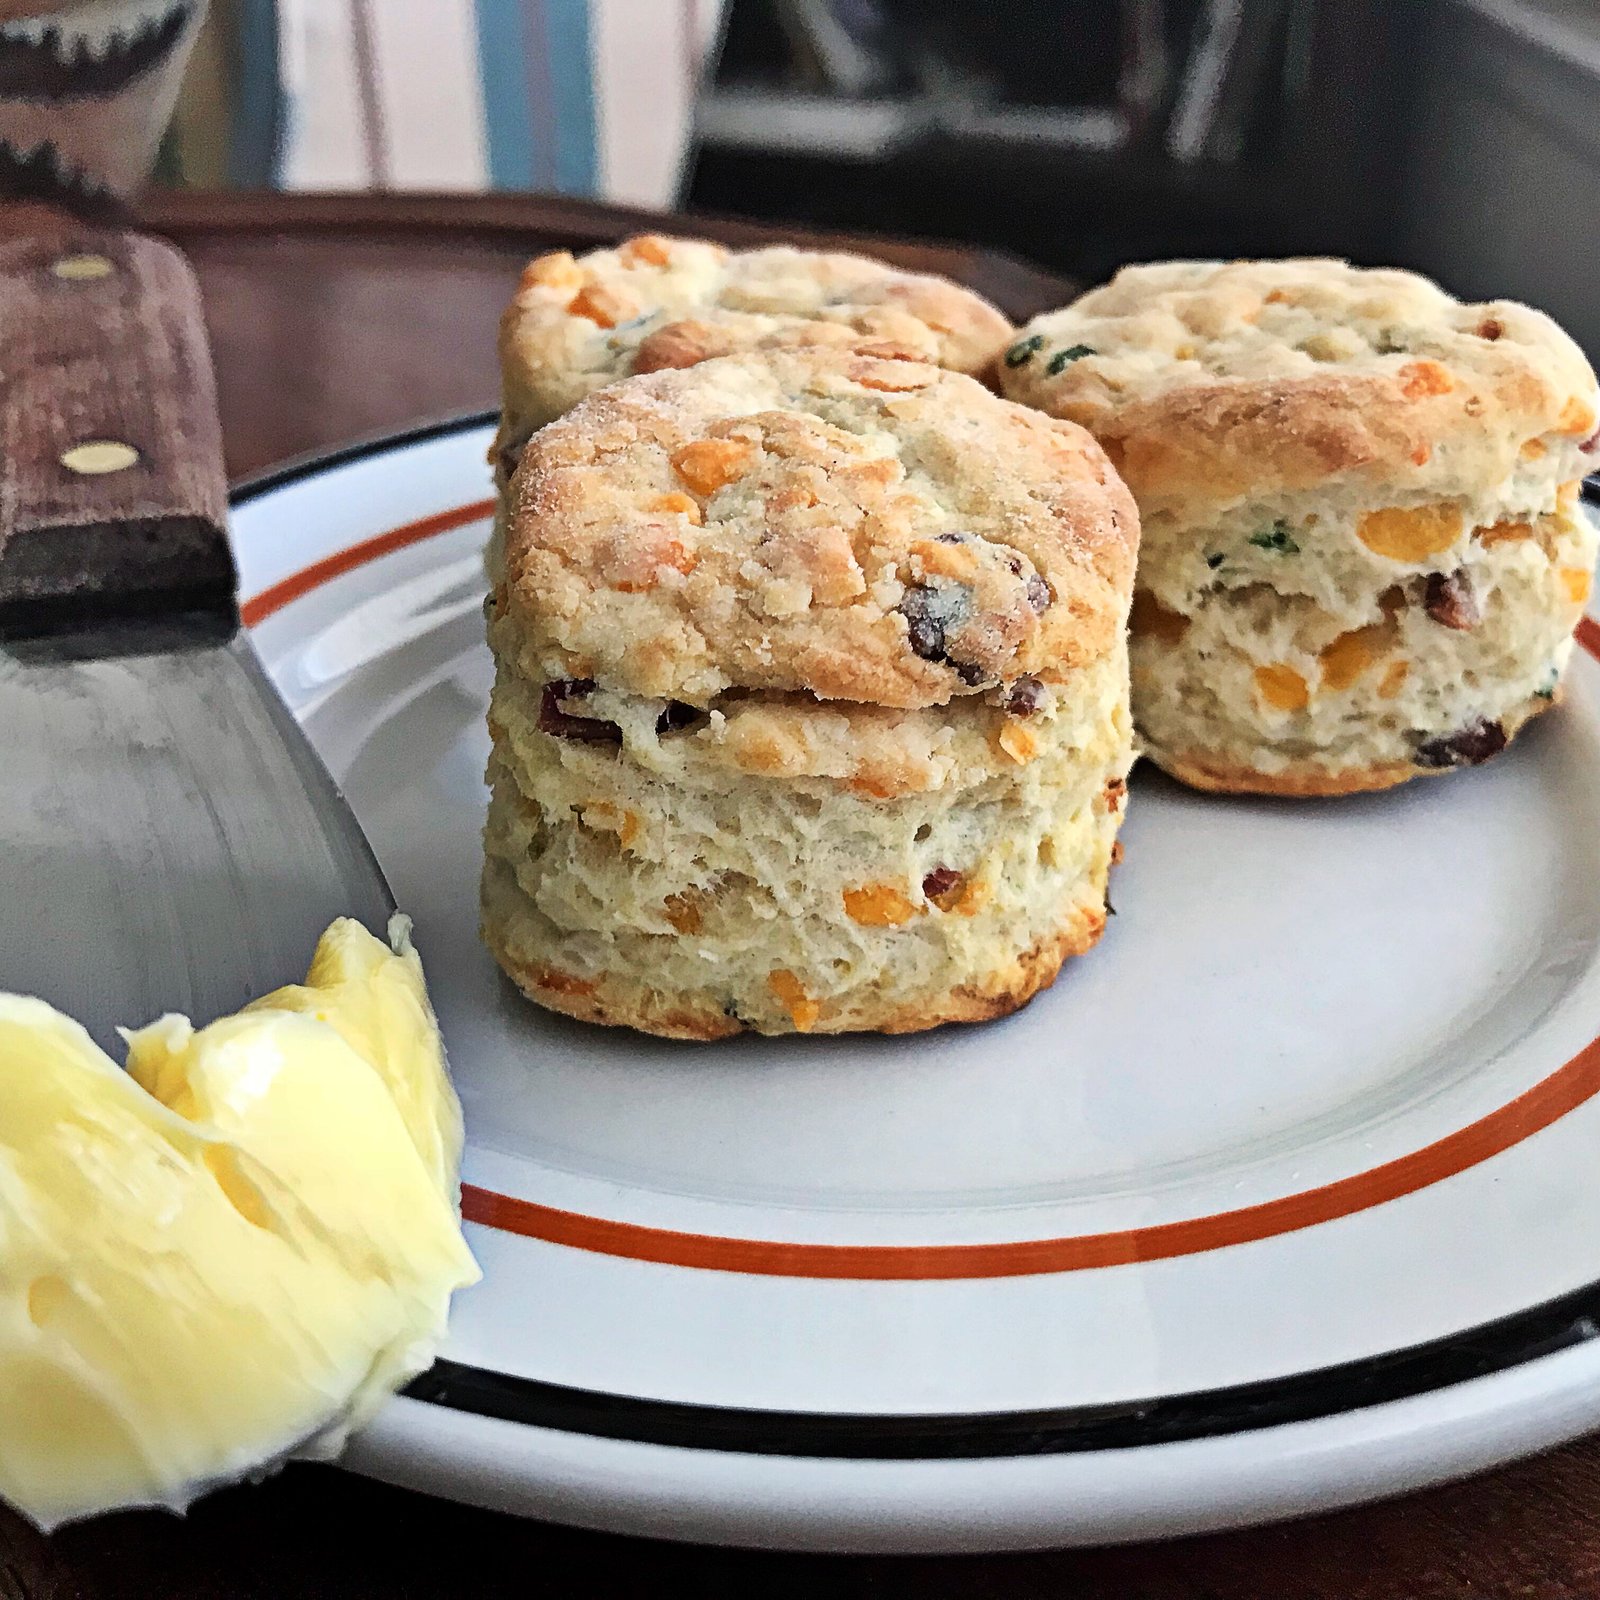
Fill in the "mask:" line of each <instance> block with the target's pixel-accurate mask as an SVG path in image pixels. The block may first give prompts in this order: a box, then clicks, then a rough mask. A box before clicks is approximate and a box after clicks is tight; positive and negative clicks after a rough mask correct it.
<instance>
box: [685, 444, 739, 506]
mask: <svg viewBox="0 0 1600 1600" xmlns="http://www.w3.org/2000/svg"><path fill="white" fill-rule="evenodd" d="M754 455H755V447H754V446H753V445H750V444H746V443H745V442H744V441H743V440H742V439H696V440H695V441H694V442H693V443H692V444H686V445H684V446H683V447H682V448H681V449H678V450H674V451H673V453H672V455H671V457H670V459H671V462H672V470H673V471H674V472H676V473H677V474H678V476H679V477H680V478H682V479H683V481H684V482H685V483H686V484H688V486H689V487H690V488H691V489H693V490H694V492H695V493H696V494H697V495H699V496H700V497H701V498H702V499H704V498H705V497H706V496H707V495H713V494H715V493H716V492H717V490H718V489H721V488H724V487H726V486H727V485H728V484H730V483H733V482H735V481H736V480H737V479H739V478H742V477H743V476H744V474H745V473H746V472H748V471H749V470H750V462H751V458H752V457H753V456H754Z"/></svg>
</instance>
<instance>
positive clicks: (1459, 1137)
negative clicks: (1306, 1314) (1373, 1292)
mask: <svg viewBox="0 0 1600 1600" xmlns="http://www.w3.org/2000/svg"><path fill="white" fill-rule="evenodd" d="M493 510H494V502H493V501H492V500H478V501H474V502H473V504H471V505H468V506H460V507H458V508H457V509H455V510H454V511H441V512H440V513H438V515H436V516H432V517H423V518H422V519H421V520H420V521H417V522H410V523H407V524H406V525H405V526H404V527H402V528H395V529H394V530H393V531H392V532H389V533H384V534H380V535H378V537H377V538H375V539H368V540H366V541H365V542H363V543H361V544H357V545H352V546H351V547H350V548H349V549H348V550H341V551H339V553H338V554H337V555H332V556H329V557H328V558H327V559H326V560H325V561H319V562H317V563H316V565H314V566H310V567H307V568H305V569H304V570H303V571H301V572H297V573H295V574H293V575H292V576H291V577H288V578H285V579H284V580H283V581H282V582H281V583H277V584H274V585H273V586H272V587H271V588H270V589H265V590H263V591H262V592H261V593H260V594H258V595H257V596H255V598H254V599H252V600H248V601H246V602H245V603H244V605H243V606H241V607H240V612H241V615H242V616H243V618H244V621H245V624H246V625H247V626H254V625H255V624H256V623H258V622H260V621H261V620H262V619H263V618H265V617H270V616H271V615H272V614H273V612H275V611H278V610H281V609H282V608H283V607H284V606H286V605H288V604H289V603H290V602H291V601H293V600H298V599H299V598H300V597H301V596H302V595H306V594H309V593H310V592H311V591H312V590H313V589H316V588H318V587H319V586H320V585H322V584H324V583H327V582H328V581H329V580H330V579H333V578H337V577H339V576H340V575H341V574H342V573H346V572H350V571H352V570H353V569H354V568H356V567H359V566H363V565H365V564H366V563H367V562H369V561H375V560H377V559H378V558H379V557H380V556H385V555H388V554H389V553H390V552H391V551H393V550H401V549H404V548H405V546H407V545H409V544H416V543H418V542H419V541H421V540H423V539H431V538H433V537H434V535H436V534H441V533H447V532H449V530H450V529H452V528H459V527H461V526H462V525H463V524H465V523H468V522H475V521H477V520H478V519H479V518H480V517H484V516H488V515H489V514H490V513H491V512H492V511H493ZM1577 639H1578V643H1579V644H1580V645H1582V646H1583V648H1584V649H1585V650H1587V651H1588V652H1589V654H1590V655H1591V656H1593V657H1595V659H1596V660H1600V622H1597V621H1596V620H1595V619H1594V618H1593V617H1589V616H1585V617H1583V618H1581V619H1580V621H1579V623H1578V627H1577ZM1596 1093H1600V1039H1597V1040H1595V1041H1594V1042H1593V1043H1592V1044H1589V1045H1587V1046H1585V1047H1584V1049H1582V1050H1581V1051H1579V1052H1578V1054H1577V1055H1575V1056H1574V1057H1573V1058H1572V1060H1570V1061H1569V1062H1567V1064H1566V1065H1565V1066H1564V1067H1561V1068H1559V1069H1558V1070H1557V1071H1555V1072H1553V1073H1551V1075H1550V1076H1549V1077H1548V1078H1546V1079H1544V1081H1543V1082H1541V1083H1537V1084H1535V1085H1534V1086H1533V1087H1532V1088H1531V1089H1529V1090H1527V1091H1526V1093H1524V1094H1521V1095H1518V1096H1517V1098H1516V1099H1515V1100H1512V1101H1511V1102H1510V1103H1509V1104H1507V1105H1504V1106H1501V1107H1500V1109H1499V1110H1498V1111H1491V1112H1490V1113H1489V1114H1488V1115H1487V1116H1486V1117H1482V1118H1480V1119H1479V1120H1478V1121H1477V1122H1474V1123H1470V1124H1469V1125H1468V1126H1467V1127H1465V1128H1461V1129H1459V1130H1458V1131H1457V1132H1455V1133H1451V1134H1447V1135H1446V1136H1445V1137H1444V1138H1443V1139H1440V1140H1437V1141H1436V1142H1435V1143H1433V1144H1430V1145H1426V1146H1424V1147H1423V1148H1422V1149H1421V1150H1416V1151H1413V1152H1412V1153H1411V1154H1410V1155H1406V1156H1400V1157H1398V1158H1397V1159H1396V1160H1394V1161H1388V1162H1385V1163H1384V1164H1383V1165H1382V1166H1379V1167H1373V1168H1372V1169H1371V1170H1370V1171H1367V1172H1358V1173H1356V1174H1355V1175H1354V1176H1352V1177H1349V1178H1341V1179H1339V1180H1338V1181H1337V1182H1335V1183H1329V1184H1324V1185H1323V1186H1322V1187H1321V1188H1320V1189H1308V1190H1306V1191H1305V1192H1304V1193H1301V1194H1291V1195H1285V1196H1284V1197H1283V1198H1282V1199H1280V1200H1268V1201H1265V1202H1264V1203H1263V1204H1261V1205H1255V1206H1244V1207H1241V1208H1240V1209H1239V1210H1237V1211H1221V1212H1217V1213H1216V1214H1215V1215H1213V1216H1209V1217H1194V1218H1191V1219H1189V1220H1187V1221H1183V1222H1162V1223H1156V1224H1154V1225H1153V1226H1151V1227H1147V1228H1122V1229H1118V1230H1115V1231H1113V1232H1110V1233H1086V1234H1079V1235H1076V1236H1073V1237H1067V1238H1061V1239H1025V1240H1018V1241H1014V1242H1010V1243H1003V1244H929V1245H920V1244H918V1245H838V1244H789V1243H785V1242H782V1241H779V1240H773V1239H736V1238H732V1237H724V1236H721V1235H717V1234H709V1233H682V1232H678V1231H677V1230H675V1229H671V1228H646V1227H641V1226H640V1225H639V1224H637V1223H632V1222H613V1221H609V1220H607V1219H606V1218H604V1217H590V1216H585V1215H584V1214H583V1213H582V1212H578V1211H562V1210H559V1209H557V1208H556V1207H555V1206H543V1205H538V1204H536V1203H535V1202H533V1201H532V1200H518V1199H515V1198H514V1197H512V1196H511V1195H504V1194H496V1193H495V1192H494V1191H493V1190H491V1189H480V1188H478V1187H477V1186H476V1185H475V1184H463V1185H462V1186H461V1213H462V1215H463V1216H464V1217H465V1218H466V1220H467V1221H468V1222H475V1223H479V1224H481V1225H482V1226H484V1227H487V1228H494V1229H497V1230H498V1231H499V1232H501V1233H513V1234H519V1235H521V1236H522V1237H523V1238H525V1239H542V1240H544V1241H546V1242H547V1243H550V1244H560V1245H567V1246H569V1247H571V1248H572V1249H574V1250H591V1251H594V1252H596V1253H598V1254H601V1255H608V1256H621V1257H623V1258H624V1259H627V1260H630V1261H655V1262H660V1263H662V1264H664V1265H668V1266H676V1267H699V1268H706V1269H710V1270H713V1271H718V1272H740V1273H747V1274H753V1275H760V1276H765V1277H785V1278H875V1279H923V1280H930V1279H951V1278H1013V1277H1026V1276H1030V1275H1032V1274H1037V1273H1046V1272H1081V1271H1084V1270H1085V1269H1087V1268H1091V1267H1115V1266H1124V1265H1127V1264H1128V1263H1130V1262H1134V1261H1161V1260H1165V1259H1167V1258H1169V1257H1172V1256H1187V1255H1199V1254H1201V1253H1202V1252H1204V1251H1207V1250H1220V1249H1222V1248H1223V1247H1224V1246H1226V1245H1234V1244H1249V1243H1251V1242H1252V1241H1254V1240H1257V1239H1270V1238H1273V1237H1275V1236H1276V1235H1278V1234H1283V1233H1294V1232H1297V1231H1298V1230H1299V1229H1301V1228H1310V1227H1314V1226H1316V1224H1318V1223H1321V1222H1332V1221H1334V1220H1335V1219H1336V1218H1339V1217H1348V1216H1353V1215H1354V1214H1355V1213H1356V1212H1359V1211H1367V1210H1370V1209H1371V1208H1372V1207H1373V1206H1379V1205H1383V1204H1385V1203H1387V1202H1388V1201H1390V1200H1398V1199H1400V1198H1401V1197H1402V1196H1404V1195H1408V1194H1415V1193H1416V1192H1417V1191H1418V1190H1419V1189H1426V1188H1428V1187H1430V1186H1431V1185H1432V1184H1435V1183H1439V1182H1442V1181H1443V1180H1444V1179H1445V1178H1451V1177H1454V1176H1456V1174H1458V1173H1462V1172H1466V1171H1468V1170H1469V1169H1470V1168H1472V1167H1475V1166H1478V1165H1479V1164H1480V1163H1482V1162H1484V1161H1487V1160H1488V1159H1489V1158H1490V1157H1491V1156H1497V1155H1499V1154H1501V1152H1503V1151H1505V1150H1509V1149H1511V1148H1512V1146H1513V1145H1518V1144H1521V1143H1522V1141H1523V1140H1524V1139H1528V1138H1531V1137H1532V1136H1533V1135H1534V1134H1536V1133H1538V1132H1539V1131H1540V1130H1541V1129H1544V1128H1548V1127H1549V1126H1550V1125H1551V1124H1552V1123H1554V1122H1558V1121H1560V1119H1561V1118H1562V1117H1564V1116H1565V1115H1566V1114H1567V1113H1568V1112H1569V1111H1571V1110H1573V1109H1575V1108H1576V1107H1578V1106H1580V1105H1582V1104H1583V1103H1584V1102H1585V1101H1586V1100H1589V1099H1592V1098H1593V1097H1594V1095H1595V1094H1596Z"/></svg>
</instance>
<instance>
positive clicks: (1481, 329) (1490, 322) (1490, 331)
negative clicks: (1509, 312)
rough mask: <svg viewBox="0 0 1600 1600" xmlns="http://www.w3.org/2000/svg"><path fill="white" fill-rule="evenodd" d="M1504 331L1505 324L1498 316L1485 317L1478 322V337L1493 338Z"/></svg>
mask: <svg viewBox="0 0 1600 1600" xmlns="http://www.w3.org/2000/svg"><path fill="white" fill-rule="evenodd" d="M1505 331H1506V325H1505V323H1503V322H1501V321H1500V319H1499V318H1498V317H1485V318H1484V319H1483V321H1482V322H1480V323H1479V324H1478V337H1479V338H1480V339H1489V340H1495V339H1498V338H1499V337H1500V335H1501V334H1503V333H1504V332H1505Z"/></svg>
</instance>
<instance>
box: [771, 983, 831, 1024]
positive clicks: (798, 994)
mask: <svg viewBox="0 0 1600 1600" xmlns="http://www.w3.org/2000/svg"><path fill="white" fill-rule="evenodd" d="M767 987H768V988H769V989H770V990H771V991H772V992H773V993H774V994H775V995H776V996H777V997H778V999H779V1001H780V1002H781V1004H782V1006H783V1008H784V1010H785V1011H787V1012H788V1013H789V1020H790V1021H791V1022H792V1023H793V1024H794V1030H795V1032H796V1033H810V1032H811V1030H812V1029H813V1028H814V1027H815V1026H816V1025H817V1018H818V1017H820V1016H821V1015H822V1007H821V1005H819V1004H818V1003H817V1002H816V1001H815V1000H813V999H811V997H810V996H809V995H807V993H806V992H805V990H804V989H803V988H801V986H800V980H799V979H798V978H797V977H795V975H794V974H793V973H792V972H790V971H789V970H788V969H787V968H786V967H779V968H778V969H777V971H775V972H769V973H768V974H767Z"/></svg>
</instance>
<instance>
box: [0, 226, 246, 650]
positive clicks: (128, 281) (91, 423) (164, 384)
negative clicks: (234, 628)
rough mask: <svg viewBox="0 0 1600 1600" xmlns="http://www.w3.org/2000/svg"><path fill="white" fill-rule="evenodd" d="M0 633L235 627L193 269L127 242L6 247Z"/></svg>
mask: <svg viewBox="0 0 1600 1600" xmlns="http://www.w3.org/2000/svg"><path fill="white" fill-rule="evenodd" d="M0 429H3V433H0V632H4V633H8V634H11V635H18V634H32V633H42V632H47V631H53V630H56V629H60V628H63V627H67V628H70V627H76V626H79V625H96V624H99V623H102V622H107V621H120V620H127V619H130V618H133V617H137V616H149V615H152V614H164V615H166V614H176V613H205V614H207V616H208V618H209V619H210V620H212V621H216V622H221V623H224V624H226V623H228V622H229V621H230V620H231V621H234V622H236V621H237V609H236V606H235V601H234V569H233V557H232V555H231V553H230V551H229V548H228V537H227V531H226V530H227V482H226V479H225V477H224V474H223V466H222V437H221V430H220V428H219V426H218V423H217V401H216V387H215V383H214V381H213V378H212V373H211V357H210V354H209V352H208V350H207V346H206V335H205V324H204V321H203V319H202V317H201V311H200V291H199V287H198V285H197V284H196V283H195V279H194V274H193V273H192V272H191V271H190V269H189V265H188V263H187V262H186V261H185V260H184V259H183V257H182V256H181V255H179V253H178V252H177V251H176V250H174V249H173V248H172V246H170V245H168V244H164V243H162V242H161V241H159V240H157V239H152V238H148V237H144V236H141V235H139V234H134V233H122V232H113V231H109V230H103V229H97V228H93V227H89V226H86V225H80V224H63V225H62V226H61V227H59V228H53V229H49V230H46V231H44V232H40V233H34V234H29V235H26V236H21V237H18V236H12V237H3V238H0Z"/></svg>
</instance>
